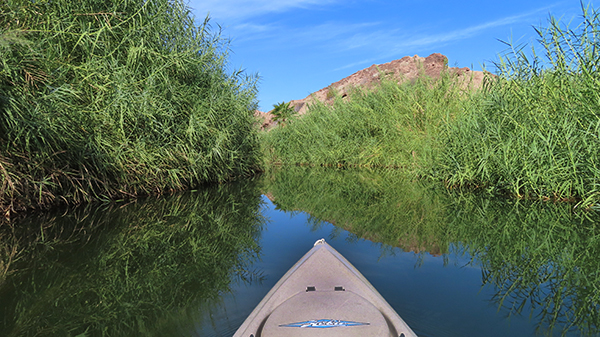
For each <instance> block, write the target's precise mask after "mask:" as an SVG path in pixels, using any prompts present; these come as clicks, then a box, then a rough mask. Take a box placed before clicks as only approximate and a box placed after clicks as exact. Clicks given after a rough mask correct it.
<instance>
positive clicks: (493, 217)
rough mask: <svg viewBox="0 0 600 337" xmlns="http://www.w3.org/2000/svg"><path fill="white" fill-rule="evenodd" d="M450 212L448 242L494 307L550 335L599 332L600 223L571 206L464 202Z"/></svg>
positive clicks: (463, 199) (470, 199)
mask: <svg viewBox="0 0 600 337" xmlns="http://www.w3.org/2000/svg"><path fill="white" fill-rule="evenodd" d="M454 200H455V202H454V203H453V204H452V205H451V207H450V208H449V209H448V214H449V217H448V220H449V224H448V227H447V230H448V233H449V236H450V237H452V238H453V240H456V241H457V242H461V243H462V248H463V249H465V251H466V252H467V253H468V254H469V255H471V256H473V257H474V261H476V264H477V265H480V266H481V268H482V269H483V283H484V284H490V285H492V286H494V288H495V289H496V294H495V295H494V296H493V298H492V301H493V302H495V303H496V304H497V305H498V306H499V307H500V308H502V309H503V310H506V311H507V312H508V313H509V315H513V314H514V315H520V314H525V315H530V316H531V317H535V319H536V321H537V322H538V329H539V330H540V332H541V333H546V332H547V330H553V329H554V330H555V331H556V332H559V333H562V334H566V333H568V332H571V333H573V332H575V333H576V334H577V335H582V336H597V335H598V333H600V287H599V286H598V284H600V273H599V272H598V260H597V256H598V254H599V253H600V229H599V228H598V226H597V224H598V222H599V221H598V218H597V216H595V215H594V218H589V217H586V216H589V215H585V214H584V215H579V214H573V213H572V212H571V208H570V207H569V205H565V204H547V203H542V202H525V201H521V202H517V203H511V204H508V203H507V202H505V201H499V200H486V199H482V198H474V197H472V196H469V197H464V196H463V197H461V198H456V199H454Z"/></svg>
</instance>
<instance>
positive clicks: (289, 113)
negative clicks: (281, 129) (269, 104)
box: [271, 102, 298, 126]
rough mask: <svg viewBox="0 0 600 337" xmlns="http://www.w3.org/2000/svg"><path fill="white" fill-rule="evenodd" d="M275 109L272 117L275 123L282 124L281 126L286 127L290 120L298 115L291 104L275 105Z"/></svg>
mask: <svg viewBox="0 0 600 337" xmlns="http://www.w3.org/2000/svg"><path fill="white" fill-rule="evenodd" d="M273 108H274V109H273V110H272V111H271V115H273V121H275V122H277V123H278V124H281V126H284V125H286V124H287V123H288V120H289V119H290V118H292V117H293V116H295V115H296V114H297V113H298V112H297V111H296V110H294V108H293V107H292V105H291V102H287V103H286V102H281V103H277V104H273Z"/></svg>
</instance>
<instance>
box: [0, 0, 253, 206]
mask: <svg viewBox="0 0 600 337" xmlns="http://www.w3.org/2000/svg"><path fill="white" fill-rule="evenodd" d="M0 9H1V14H0V60H1V61H0V186H1V187H2V189H1V192H0V205H2V209H3V213H4V212H7V211H8V212H13V211H16V210H19V209H25V208H30V207H43V206H45V205H50V204H55V203H57V202H63V203H79V202H82V201H88V200H95V199H112V198H123V197H131V196H136V195H145V194H150V193H161V192H164V191H173V190H180V189H185V188H189V187H194V186H198V185H199V184H203V183H206V182H214V181H225V180H229V179H231V178H233V177H237V176H242V175H248V174H251V173H252V172H255V171H256V170H257V169H258V167H259V164H260V163H259V161H260V151H259V150H258V149H259V146H258V138H257V137H258V136H257V131H256V130H255V128H254V127H253V123H254V117H253V111H254V109H255V108H256V86H255V83H256V79H255V78H254V77H250V76H246V75H245V74H244V73H243V72H241V71H234V72H233V73H231V71H230V70H229V69H228V64H227V59H228V41H227V40H226V39H224V38H222V37H221V36H220V32H219V31H213V30H212V28H211V25H210V23H209V20H208V19H206V20H205V21H204V23H203V24H200V25H199V26H198V25H197V24H196V23H195V21H194V17H193V16H192V14H191V12H190V9H189V8H188V7H187V6H186V5H184V2H183V1H180V0H176V1H171V0H152V1H144V0H134V1H123V0H111V1H93V0H83V1H75V2H74V1H67V0H57V1H35V2H32V1H27V0H8V1H4V2H2V4H0Z"/></svg>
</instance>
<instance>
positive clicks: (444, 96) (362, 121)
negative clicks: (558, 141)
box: [265, 72, 474, 171]
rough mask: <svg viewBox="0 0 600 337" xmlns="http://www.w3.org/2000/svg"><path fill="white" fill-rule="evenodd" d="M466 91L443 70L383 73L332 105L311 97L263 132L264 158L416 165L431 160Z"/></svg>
mask: <svg viewBox="0 0 600 337" xmlns="http://www.w3.org/2000/svg"><path fill="white" fill-rule="evenodd" d="M471 95H474V93H473V92H471V91H469V90H466V89H465V86H461V85H457V82H456V80H455V78H454V77H453V75H452V74H450V73H448V72H445V73H443V74H442V77H441V78H440V79H437V80H436V79H431V78H428V77H425V76H422V77H420V78H418V79H417V80H416V81H414V82H409V81H406V82H404V83H402V84H398V83H397V82H396V81H394V80H393V79H384V80H383V81H382V82H381V83H380V84H379V85H378V86H377V87H375V88H374V89H371V90H366V89H360V88H356V89H355V90H354V91H353V92H352V93H351V94H350V95H349V96H348V98H341V97H339V96H337V97H336V98H335V101H334V103H333V105H328V104H325V103H315V104H313V105H311V106H310V107H309V112H308V113H307V115H306V116H304V117H302V118H299V119H296V120H293V121H291V122H290V123H289V125H288V126H286V127H283V128H276V129H274V130H272V131H270V132H269V133H267V134H266V137H265V144H266V148H267V156H268V157H267V158H268V159H267V160H269V161H271V162H274V163H283V164H310V165H324V166H370V167H401V168H404V169H408V170H411V171H418V170H420V169H421V168H422V167H429V166H431V165H432V160H433V156H434V155H435V153H437V152H439V151H440V150H439V146H440V144H439V142H438V138H439V137H438V135H439V128H440V127H441V126H442V125H443V124H444V123H445V121H447V120H448V119H450V118H453V116H455V115H456V114H458V113H460V112H461V111H462V110H464V109H465V106H464V104H466V103H468V102H469V101H468V100H467V98H468V97H471Z"/></svg>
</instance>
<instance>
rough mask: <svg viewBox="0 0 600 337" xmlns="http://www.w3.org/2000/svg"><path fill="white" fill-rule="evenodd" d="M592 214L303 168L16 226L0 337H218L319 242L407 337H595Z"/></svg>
mask: <svg viewBox="0 0 600 337" xmlns="http://www.w3.org/2000/svg"><path fill="white" fill-rule="evenodd" d="M594 216H595V215H593V214H591V215H590V214H586V215H585V216H581V215H579V214H573V213H572V212H571V211H570V208H569V207H568V206H566V205H551V204H543V203H523V202H514V201H513V202H507V201H502V200H490V199H485V198H481V197H476V196H473V195H468V196H464V195H463V196H461V195H455V194H449V193H448V192H446V191H445V190H443V189H438V188H434V187H431V186H424V185H422V184H418V183H416V182H412V181H410V180H407V179H405V178H403V177H402V176H401V174H399V173H398V172H388V171H364V170H361V171H353V170H343V171H339V170H320V169H318V170H317V169H305V168H291V169H286V170H281V171H277V172H270V173H269V174H266V175H265V176H263V177H262V178H261V179H260V180H255V181H251V182H243V183H236V184H232V185H224V186H220V187H215V188H210V189H207V190H202V191H196V192H193V193H186V194H181V195H176V196H168V197H163V198H159V199H148V200H144V201H138V202H136V203H132V204H120V205H109V206H106V205H105V206H90V207H87V208H79V209H76V210H71V211H69V212H66V213H64V214H63V213H61V214H46V215H43V216H39V217H33V216H32V217H29V218H27V219H25V220H24V221H23V222H22V223H18V224H15V226H14V227H8V226H3V227H2V228H1V230H0V240H1V241H0V244H1V245H2V250H1V251H0V254H1V255H0V257H1V261H0V263H1V264H0V270H2V271H3V274H2V278H0V280H1V281H2V283H0V303H1V304H2V305H1V306H0V317H2V318H0V320H1V321H0V331H2V332H5V335H6V336H34V335H37V336H40V335H41V336H53V335H57V336H101V335H106V336H136V335H139V336H231V335H232V334H233V333H234V332H235V330H236V329H237V327H238V326H239V325H240V324H241V323H242V322H243V320H244V319H245V317H246V316H247V315H248V314H249V313H250V312H251V311H252V309H253V308H254V306H255V305H256V304H258V302H259V301H260V300H261V299H262V297H263V296H264V295H265V294H266V293H267V292H268V291H269V289H270V288H271V287H272V286H273V285H274V284H275V283H276V282H277V281H278V279H279V278H280V277H281V276H283V274H284V273H285V272H286V271H287V269H289V268H290V267H291V266H292V265H293V264H294V263H295V262H296V261H297V260H298V259H299V258H300V257H301V256H302V255H304V253H306V252H307V251H308V250H309V249H310V248H311V247H312V245H313V243H314V242H315V241H316V240H318V239H320V238H325V239H326V240H327V241H328V242H329V243H330V244H331V245H332V246H333V247H334V248H335V249H337V250H338V251H339V252H340V253H341V254H342V255H344V256H345V257H346V258H347V259H348V260H349V261H350V262H351V263H352V264H353V265H354V266H355V267H356V268H358V269H359V270H360V271H361V272H362V273H363V275H365V277H366V278H367V279H368V280H369V281H370V282H371V283H372V284H373V285H374V286H375V288H377V290H378V291H379V292H380V293H381V294H382V295H383V297H384V298H386V300H387V301H388V302H389V303H390V304H391V305H392V307H394V309H395V310H396V311H397V312H398V313H399V314H400V316H402V318H403V319H404V320H405V321H406V322H407V323H408V324H409V325H410V326H411V327H412V328H413V330H414V331H415V332H416V333H417V334H418V335H419V336H561V335H567V336H581V335H589V336H600V334H599V333H598V332H599V330H598V322H599V321H600V320H599V310H600V307H599V300H598V299H599V298H600V289H599V286H598V284H600V275H599V269H600V268H599V267H600V263H599V262H598V260H597V258H596V257H597V256H598V254H599V253H600V249H599V248H600V235H599V233H600V229H599V226H598V225H597V224H598V221H596V219H595V218H594ZM0 335H2V334H1V333H0Z"/></svg>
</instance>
